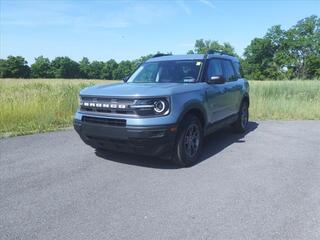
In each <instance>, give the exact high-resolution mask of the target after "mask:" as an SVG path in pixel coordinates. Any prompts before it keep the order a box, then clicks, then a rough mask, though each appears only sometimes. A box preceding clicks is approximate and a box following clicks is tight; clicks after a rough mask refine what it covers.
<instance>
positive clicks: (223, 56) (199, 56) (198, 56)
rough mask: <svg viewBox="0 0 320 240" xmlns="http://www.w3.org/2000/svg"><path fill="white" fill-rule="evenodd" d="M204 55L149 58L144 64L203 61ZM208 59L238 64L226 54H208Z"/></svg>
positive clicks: (236, 59)
mask: <svg viewBox="0 0 320 240" xmlns="http://www.w3.org/2000/svg"><path fill="white" fill-rule="evenodd" d="M204 56H205V54H187V55H166V56H162V57H154V58H150V59H149V60H147V61H146V62H159V61H182V60H203V58H204ZM207 57H208V59H209V58H213V57H214V58H222V59H229V60H232V61H235V62H239V60H238V58H236V57H233V56H231V55H226V54H222V55H220V54H208V56H207Z"/></svg>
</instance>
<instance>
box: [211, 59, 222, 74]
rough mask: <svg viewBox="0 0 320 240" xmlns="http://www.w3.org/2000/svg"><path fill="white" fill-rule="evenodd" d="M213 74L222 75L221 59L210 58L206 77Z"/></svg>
mask: <svg viewBox="0 0 320 240" xmlns="http://www.w3.org/2000/svg"><path fill="white" fill-rule="evenodd" d="M213 76H223V71H222V65H221V60H219V59H211V60H210V62H209V65H208V70H207V79H210V78H211V77H213Z"/></svg>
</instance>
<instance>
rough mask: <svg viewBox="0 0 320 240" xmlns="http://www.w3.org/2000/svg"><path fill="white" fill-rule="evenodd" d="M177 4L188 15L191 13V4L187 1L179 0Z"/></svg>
mask: <svg viewBox="0 0 320 240" xmlns="http://www.w3.org/2000/svg"><path fill="white" fill-rule="evenodd" d="M177 4H178V5H179V7H180V8H181V9H182V10H183V11H184V12H185V14H187V15H191V13H192V12H191V9H190V8H189V6H188V5H187V4H186V3H185V1H183V0H179V1H177Z"/></svg>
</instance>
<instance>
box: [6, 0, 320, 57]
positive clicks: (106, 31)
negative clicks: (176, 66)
mask: <svg viewBox="0 0 320 240" xmlns="http://www.w3.org/2000/svg"><path fill="white" fill-rule="evenodd" d="M0 9H1V12H0V58H6V57H7V56H8V55H21V56H24V57H25V58H26V59H27V61H28V62H29V63H32V62H33V61H34V57H37V56H39V55H43V56H45V57H49V58H50V59H53V58H54V57H56V56H69V57H71V58H72V59H74V60H80V59H81V58H82V57H83V56H86V57H88V58H89V59H90V60H102V61H105V60H108V59H110V58H113V59H116V60H117V61H119V60H124V59H135V58H138V57H140V56H142V55H146V54H149V53H155V52H157V51H161V52H172V53H174V54H184V53H186V52H187V51H188V50H190V49H192V48H193V45H194V42H195V40H196V39H200V38H204V39H211V40H218V41H219V42H230V43H231V44H232V45H233V46H234V47H235V49H236V52H237V53H239V54H242V53H243V50H244V48H245V47H246V46H247V45H248V44H249V43H250V41H251V40H252V39H253V38H254V37H262V36H263V35H264V34H265V32H266V31H267V29H268V28H270V27H271V26H273V25H276V24H281V25H282V26H283V28H288V27H290V26H292V25H294V24H295V23H296V22H297V21H298V20H300V19H302V18H305V17H307V16H310V15H312V14H316V15H318V16H319V15H320V0H314V1H312V0H302V1H298V0H293V1H289V0H282V1H277V0H270V1H259V0H256V1H254V0H247V1H240V0H238V1H235V0H233V1H231V0H224V1H217V0H177V1H168V0H167V1H154V0H153V1H147V0H139V1H138V0H137V1H121V0H119V1H107V0H105V1H103V0H87V1H85V0H64V1H63V0H51V1H49V0H47V1H41V0H0Z"/></svg>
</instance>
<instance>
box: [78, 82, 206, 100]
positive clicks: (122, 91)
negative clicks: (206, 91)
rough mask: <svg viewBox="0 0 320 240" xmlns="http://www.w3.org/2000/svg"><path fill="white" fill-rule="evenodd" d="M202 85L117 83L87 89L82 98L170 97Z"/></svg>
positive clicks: (83, 91)
mask: <svg viewBox="0 0 320 240" xmlns="http://www.w3.org/2000/svg"><path fill="white" fill-rule="evenodd" d="M201 86H202V84H201V83H117V84H104V85H96V86H92V87H87V88H85V89H83V90H82V91H81V92H80V95H81V96H103V97H151V96H169V95H173V94H177V93H182V92H189V91H195V90H198V89H200V88H201Z"/></svg>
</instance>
